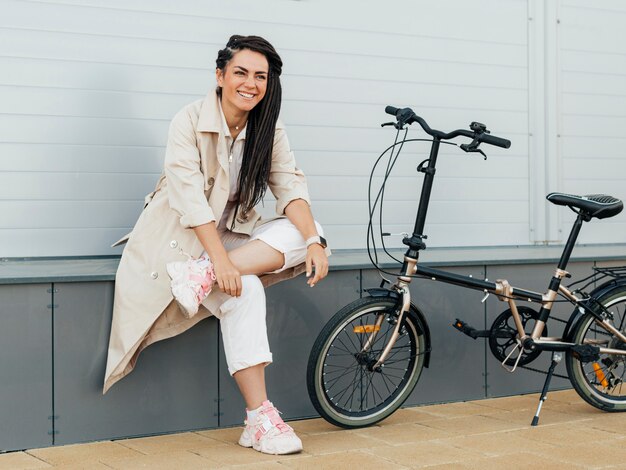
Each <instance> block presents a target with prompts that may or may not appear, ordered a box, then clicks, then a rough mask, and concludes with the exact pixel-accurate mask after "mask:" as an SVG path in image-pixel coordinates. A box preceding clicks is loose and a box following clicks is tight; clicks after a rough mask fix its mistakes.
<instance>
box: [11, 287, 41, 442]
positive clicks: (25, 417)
mask: <svg viewBox="0 0 626 470" xmlns="http://www.w3.org/2000/svg"><path fill="white" fill-rule="evenodd" d="M50 287H51V286H50V284H31V285H16V286H0V346H1V348H2V349H1V351H0V377H1V380H0V403H1V405H0V451H2V450H17V449H26V448H33V447H44V446H49V445H51V444H52V434H51V433H49V432H50V431H52V425H53V423H52V421H51V420H50V419H48V418H49V417H50V416H51V415H52V358H51V355H50V351H51V349H52V344H51V343H52V309H51V308H48V305H49V304H50V303H51V300H50V299H51V294H50V293H49V292H48V290H49V289H50Z"/></svg>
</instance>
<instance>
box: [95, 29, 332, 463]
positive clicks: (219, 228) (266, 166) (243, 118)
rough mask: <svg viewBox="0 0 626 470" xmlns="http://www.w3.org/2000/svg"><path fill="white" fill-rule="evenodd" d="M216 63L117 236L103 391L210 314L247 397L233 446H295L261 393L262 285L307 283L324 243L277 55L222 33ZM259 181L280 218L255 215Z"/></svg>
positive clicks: (320, 266)
mask: <svg viewBox="0 0 626 470" xmlns="http://www.w3.org/2000/svg"><path fill="white" fill-rule="evenodd" d="M216 66H217V67H216V73H215V76H216V80H217V89H216V90H214V91H212V92H210V93H209V94H208V95H207V97H206V98H204V99H203V100H199V101H196V102H194V103H191V104H190V105H188V106H186V107H185V108H183V109H182V110H181V111H180V112H179V113H178V114H177V115H176V116H175V117H174V119H173V121H172V124H171V126H170V131H169V139H168V144H167V150H166V155H165V165H164V171H163V173H162V175H161V177H160V179H159V182H158V183H157V187H156V189H155V190H154V191H153V192H152V193H150V194H149V195H148V196H147V197H146V201H147V202H146V206H145V207H144V211H143V212H142V214H141V216H140V217H139V220H138V221H137V223H136V224H135V227H134V229H133V231H132V232H131V233H130V234H129V235H128V236H127V237H125V238H124V239H123V241H127V245H126V247H125V249H124V252H123V253H122V259H121V261H120V265H119V269H118V272H117V275H116V284H115V302H114V308H113V324H112V328H111V339H110V342H109V354H108V360H107V370H106V377H105V384H104V391H105V392H106V391H107V390H108V389H109V388H110V387H111V386H112V385H113V384H114V383H115V382H117V381H118V380H120V379H121V378H123V377H124V376H125V375H127V374H128V373H130V372H131V371H132V369H133V368H134V366H135V363H136V361H137V356H138V355H139V353H140V352H141V351H142V350H143V349H144V348H146V347H147V346H149V345H150V344H152V343H154V342H156V341H159V340H163V339H166V338H169V337H172V336H175V335H177V334H179V333H182V332H183V331H185V330H187V329H188V328H190V327H192V326H193V325H194V324H196V323H197V322H199V321H200V320H202V319H203V318H206V317H208V316H209V315H215V316H216V317H217V318H219V319H220V326H221V329H222V337H223V340H224V350H225V355H226V361H227V364H228V370H229V372H230V373H231V375H232V376H233V377H234V379H235V381H236V382H237V385H238V386H239V389H240V390H241V393H242V395H243V397H244V400H245V402H246V405H247V410H246V414H247V416H246V420H245V428H244V431H243V433H242V435H241V438H240V439H239V444H240V445H242V446H244V447H253V448H254V449H255V450H258V451H260V452H264V453H270V454H286V453H292V452H298V451H300V450H302V442H301V441H300V439H299V438H298V437H297V436H296V435H295V433H294V431H293V429H292V428H291V427H289V426H288V425H287V424H285V423H284V422H283V420H282V419H281V418H280V416H279V414H278V410H276V408H275V407H274V405H273V404H272V403H271V402H270V401H269V400H268V398H267V392H266V389H265V366H267V365H268V364H270V363H271V362H272V354H271V352H270V349H269V344H268V339H267V329H266V322H265V317H266V307H265V293H264V289H263V287H264V286H267V285H270V284H272V283H273V282H277V281H278V280H280V279H285V278H288V277H293V276H295V275H297V274H299V273H301V272H303V271H305V270H306V273H307V277H308V281H307V283H308V284H309V285H310V286H311V287H313V286H315V284H316V283H317V282H318V281H320V280H321V279H323V278H324V277H325V276H326V275H327V273H328V259H327V256H328V255H329V254H330V251H329V250H328V249H327V247H326V240H325V239H324V238H323V232H322V228H321V227H320V225H319V224H318V223H317V222H315V220H314V219H313V216H312V214H311V210H310V208H309V204H310V202H309V195H308V190H307V186H306V181H305V179H304V175H303V174H302V172H301V171H300V170H299V169H298V168H296V166H295V161H294V157H293V152H291V150H290V148H289V142H288V141H287V136H286V134H285V130H284V128H283V126H282V124H281V123H280V121H279V120H278V114H279V112H280V105H281V86H280V74H281V71H282V61H281V59H280V57H279V55H278V54H277V53H276V51H275V49H274V47H273V46H272V45H271V44H270V43H269V42H267V41H266V40H265V39H263V38H260V37H258V36H232V37H231V38H230V40H229V41H228V43H227V45H226V47H225V48H224V49H222V50H220V51H219V53H218V57H217V60H216ZM268 187H269V188H270V190H271V191H272V193H273V194H274V196H275V197H276V211H277V214H278V217H275V218H273V219H270V220H261V218H260V216H259V215H258V214H257V213H256V212H255V210H254V207H255V206H256V205H257V204H258V203H259V202H261V201H262V199H263V196H264V194H265V192H266V190H267V188H268ZM147 234H148V235H149V236H146V235H147ZM185 258H187V259H186V260H185ZM168 275H169V278H168ZM170 279H171V280H170Z"/></svg>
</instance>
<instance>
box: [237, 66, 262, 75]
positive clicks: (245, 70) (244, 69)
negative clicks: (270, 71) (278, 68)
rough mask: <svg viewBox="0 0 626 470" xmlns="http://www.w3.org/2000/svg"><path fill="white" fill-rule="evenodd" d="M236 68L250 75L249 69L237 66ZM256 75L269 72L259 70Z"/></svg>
mask: <svg viewBox="0 0 626 470" xmlns="http://www.w3.org/2000/svg"><path fill="white" fill-rule="evenodd" d="M235 68H238V69H241V70H243V71H244V72H246V73H248V69H247V68H245V67H242V66H241V65H235ZM255 73H264V74H267V72H266V71H265V70H259V71H258V72H255Z"/></svg>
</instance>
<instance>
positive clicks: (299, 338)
mask: <svg viewBox="0 0 626 470" xmlns="http://www.w3.org/2000/svg"><path fill="white" fill-rule="evenodd" d="M359 287H360V279H359V271H357V270H351V271H332V272H331V273H330V274H329V275H328V277H327V278H326V279H324V280H323V281H322V282H320V283H319V284H317V285H316V286H315V287H313V288H311V287H309V286H308V285H307V284H306V278H305V277H304V276H299V277H297V278H295V279H291V280H289V281H285V282H281V283H280V284H276V285H274V286H272V287H270V288H268V289H267V290H266V295H267V329H268V335H269V341H270V348H271V350H272V354H273V359H274V362H273V363H272V364H271V365H270V366H269V367H268V368H267V369H266V380H267V389H268V395H269V399H270V400H272V401H273V402H274V404H275V405H276V406H277V407H278V408H279V409H280V410H281V412H282V413H283V418H285V419H295V418H302V417H309V416H315V415H317V413H316V411H315V409H314V408H313V405H311V402H310V400H309V395H308V392H307V389H306V366H307V361H308V359H309V352H310V351H311V347H312V346H313V342H314V341H315V339H316V338H317V335H318V333H319V332H320V330H321V329H322V327H323V326H324V324H325V323H326V322H327V321H328V320H329V319H330V318H331V317H332V316H333V315H334V314H335V313H336V312H337V311H338V310H339V309H340V308H341V307H343V306H344V305H345V304H347V303H349V302H352V301H353V300H355V299H358V298H359ZM220 355H221V357H220V397H221V398H222V402H221V409H220V411H221V412H222V413H223V415H222V416H221V418H220V426H229V425H235V424H241V423H242V422H243V419H244V409H245V403H244V401H243V398H242V397H241V395H240V393H239V390H238V388H237V385H236V384H235V381H234V379H233V378H232V377H230V375H229V373H228V369H227V368H226V361H225V359H224V357H223V346H222V345H220Z"/></svg>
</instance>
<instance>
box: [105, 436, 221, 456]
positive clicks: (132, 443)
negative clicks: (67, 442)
mask: <svg viewBox="0 0 626 470" xmlns="http://www.w3.org/2000/svg"><path fill="white" fill-rule="evenodd" d="M114 442H115V443H117V444H121V445H123V446H125V447H128V448H130V449H133V450H136V451H138V452H141V453H142V454H161V453H164V452H175V451H181V450H189V449H197V448H200V447H212V446H216V445H223V444H224V443H223V442H222V441H218V440H216V439H211V438H210V437H206V436H203V435H200V434H198V433H193V432H185V433H177V434H167V435H164V436H151V437H140V438H134V439H123V440H117V441H114Z"/></svg>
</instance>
